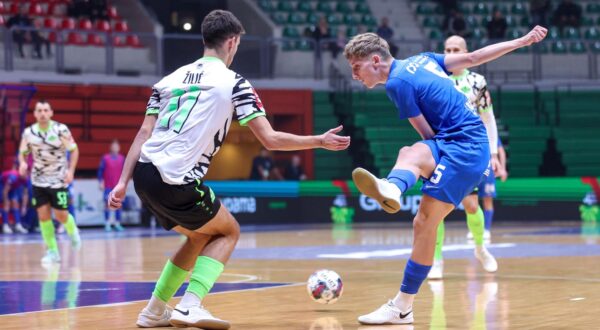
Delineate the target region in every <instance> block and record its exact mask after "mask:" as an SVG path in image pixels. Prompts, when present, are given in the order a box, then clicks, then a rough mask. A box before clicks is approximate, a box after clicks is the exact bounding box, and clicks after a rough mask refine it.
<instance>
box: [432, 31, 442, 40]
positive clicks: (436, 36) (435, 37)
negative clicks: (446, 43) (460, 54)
mask: <svg viewBox="0 0 600 330" xmlns="http://www.w3.org/2000/svg"><path fill="white" fill-rule="evenodd" d="M443 37H444V35H443V34H442V31H440V30H439V29H431V31H429V39H433V40H439V39H442V38H443Z"/></svg>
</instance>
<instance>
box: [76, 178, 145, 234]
mask: <svg viewBox="0 0 600 330" xmlns="http://www.w3.org/2000/svg"><path fill="white" fill-rule="evenodd" d="M71 198H72V203H73V206H75V218H76V219H77V224H78V225H80V226H96V225H103V224H104V191H103V190H100V186H99V184H98V180H94V179H77V180H75V181H74V182H73V185H72V188H71ZM139 211H140V200H139V198H138V197H137V195H136V194H135V190H134V189H133V184H129V186H128V187H127V195H126V198H125V203H124V205H123V212H122V217H121V219H122V222H123V223H124V224H138V223H139V222H140V212H139ZM110 216H111V219H114V212H111V215H110Z"/></svg>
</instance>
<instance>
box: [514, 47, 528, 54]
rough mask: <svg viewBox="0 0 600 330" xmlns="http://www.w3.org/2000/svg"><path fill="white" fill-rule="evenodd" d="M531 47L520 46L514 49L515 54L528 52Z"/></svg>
mask: <svg viewBox="0 0 600 330" xmlns="http://www.w3.org/2000/svg"><path fill="white" fill-rule="evenodd" d="M530 49H531V47H521V48H517V49H516V50H515V53H516V54H529V51H530Z"/></svg>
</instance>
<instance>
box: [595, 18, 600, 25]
mask: <svg viewBox="0 0 600 330" xmlns="http://www.w3.org/2000/svg"><path fill="white" fill-rule="evenodd" d="M596 25H600V16H598V19H597V20H596Z"/></svg>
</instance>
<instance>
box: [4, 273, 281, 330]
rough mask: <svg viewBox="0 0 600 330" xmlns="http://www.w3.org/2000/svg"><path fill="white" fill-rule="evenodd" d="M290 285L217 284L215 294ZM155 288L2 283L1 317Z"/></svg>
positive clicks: (137, 295)
mask: <svg viewBox="0 0 600 330" xmlns="http://www.w3.org/2000/svg"><path fill="white" fill-rule="evenodd" d="M288 284H289V283H216V284H215V286H214V287H213V289H212V291H211V292H212V293H219V292H231V291H241V290H251V289H261V288H271V287H277V286H283V285H288ZM186 288H187V284H184V285H183V286H182V287H181V288H180V289H179V291H177V294H176V296H181V295H183V293H184V292H185V289H186ZM153 289H154V282H77V281H0V297H1V298H0V315H4V314H14V313H24V312H37V311H44V310H52V309H61V308H74V307H83V306H94V305H105V304H118V303H127V302H132V301H138V300H146V299H149V298H150V295H151V294H152V290H153ZM0 328H1V326H0Z"/></svg>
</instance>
